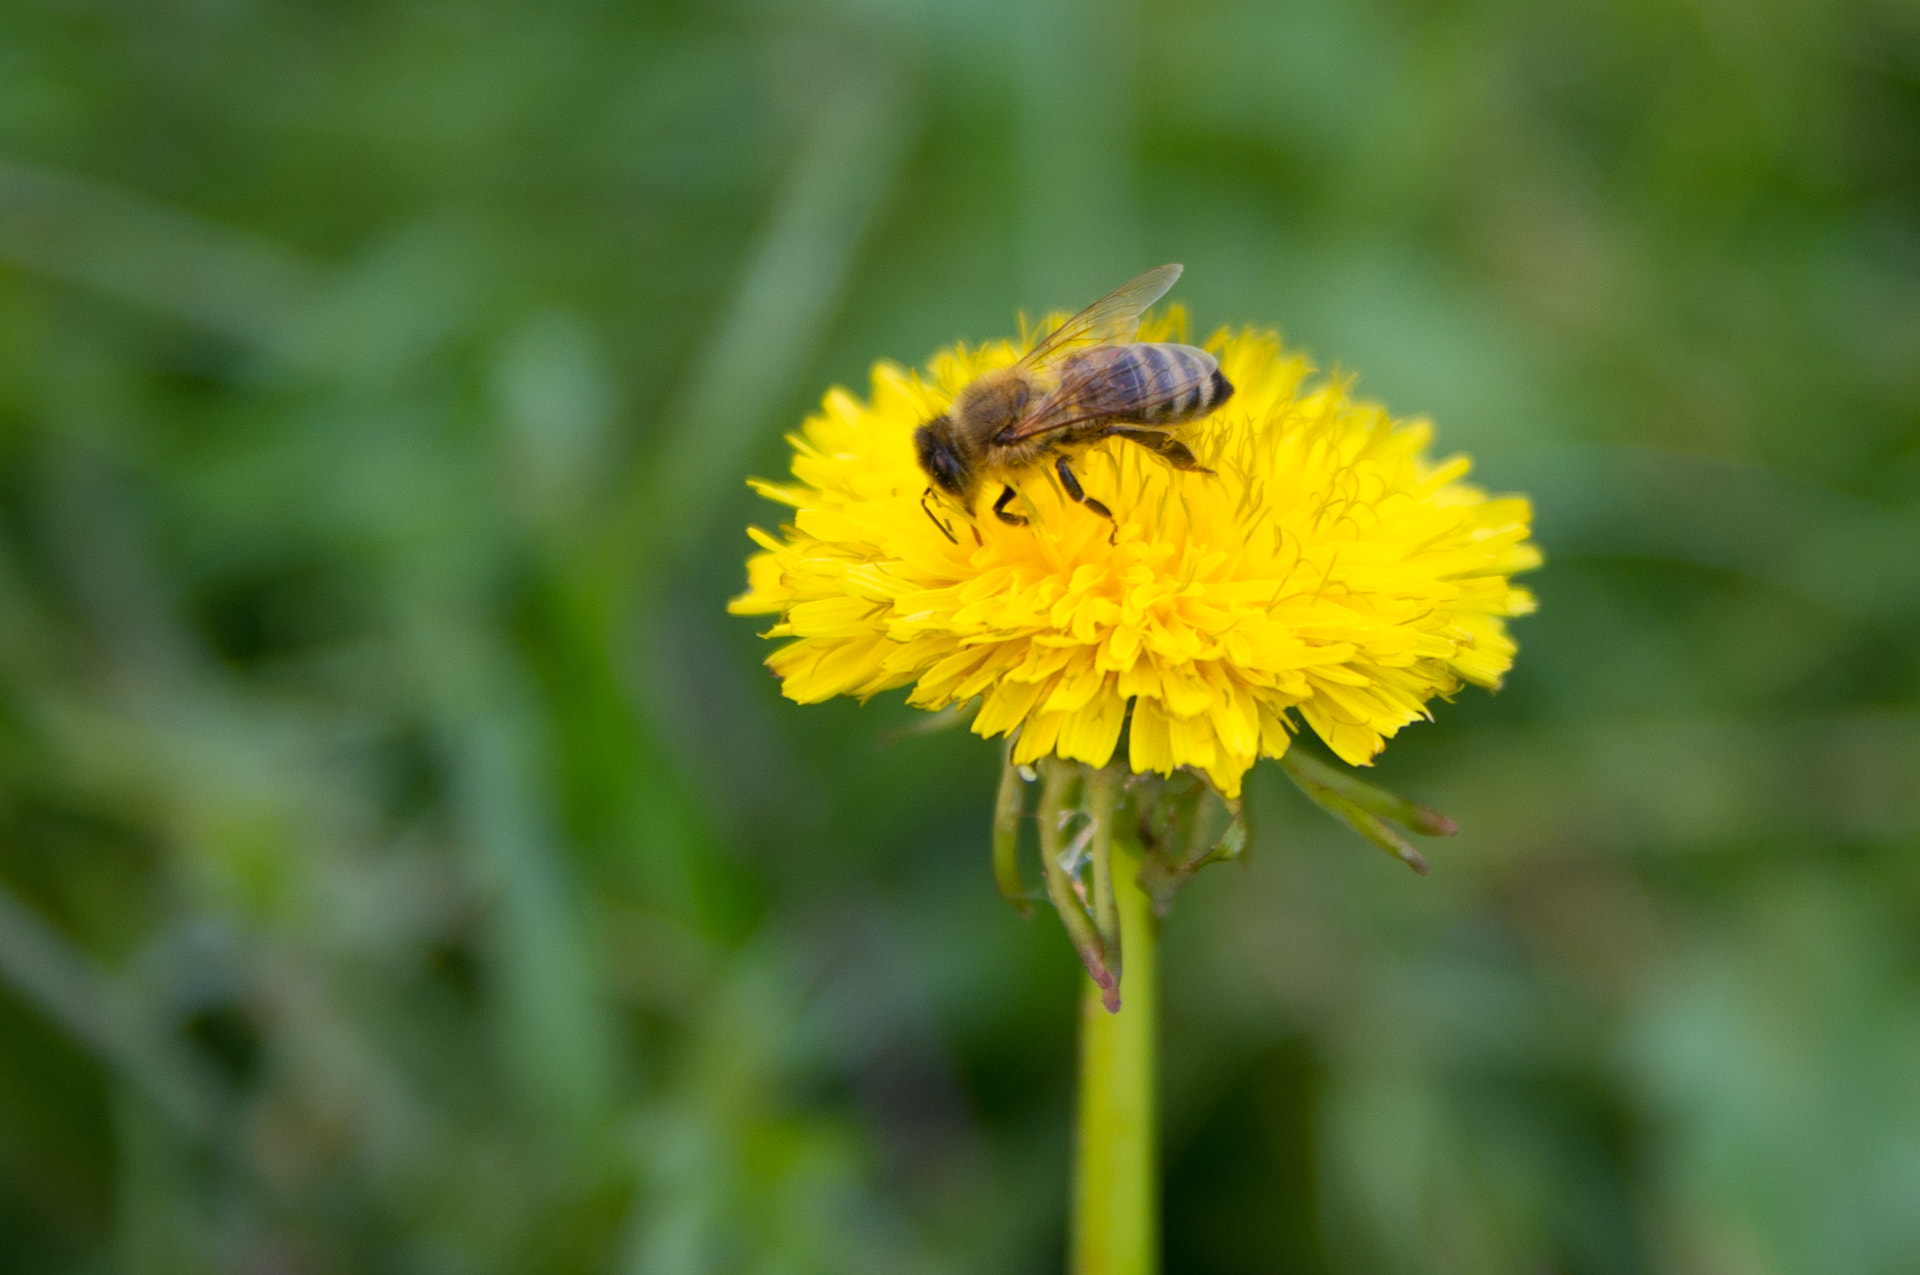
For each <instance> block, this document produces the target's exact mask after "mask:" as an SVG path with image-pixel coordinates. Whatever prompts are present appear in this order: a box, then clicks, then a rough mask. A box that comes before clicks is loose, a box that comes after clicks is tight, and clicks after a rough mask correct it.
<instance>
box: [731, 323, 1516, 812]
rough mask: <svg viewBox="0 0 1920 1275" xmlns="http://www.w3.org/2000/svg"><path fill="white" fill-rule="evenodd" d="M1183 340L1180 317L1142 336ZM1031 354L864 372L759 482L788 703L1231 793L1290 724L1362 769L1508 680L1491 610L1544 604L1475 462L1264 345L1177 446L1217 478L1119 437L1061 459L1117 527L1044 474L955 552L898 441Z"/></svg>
mask: <svg viewBox="0 0 1920 1275" xmlns="http://www.w3.org/2000/svg"><path fill="white" fill-rule="evenodd" d="M1184 327H1185V324H1184V316H1183V315H1182V314H1181V313H1180V311H1178V310H1177V309H1175V310H1174V311H1173V312H1171V313H1170V314H1168V315H1167V316H1164V317H1161V318H1158V319H1153V318H1150V319H1149V320H1148V321H1147V323H1146V324H1145V325H1144V326H1143V328H1142V330H1141V333H1140V339H1141V340H1172V339H1179V338H1180V336H1181V335H1182V334H1183V329H1184ZM1023 348H1024V346H1023V344H1021V343H1016V342H1010V341H1001V342H995V343H991V344H988V345H985V346H981V347H978V348H968V347H966V346H956V347H954V348H952V349H949V350H945V351H942V352H941V353H939V354H938V355H936V356H934V358H933V360H932V362H931V363H930V364H929V366H928V368H927V371H926V373H925V374H924V375H921V374H918V373H915V372H910V371H907V370H905V369H903V368H901V367H899V366H897V365H895V364H892V363H880V364H877V365H876V366H875V367H874V369H873V375H872V394H871V397H870V398H869V399H867V400H865V401H862V400H861V399H859V398H856V397H855V396H854V395H853V394H852V393H850V392H848V391H847V390H844V389H835V390H833V391H831V392H829V393H828V394H827V396H826V398H825V400H824V401H823V403H822V404H821V410H820V412H819V414H818V415H815V416H813V417H811V418H809V419H808V420H807V422H806V423H805V425H804V426H803V427H802V429H801V431H800V432H799V433H798V434H795V435H793V436H791V440H790V441H791V442H792V444H793V448H794V460H793V477H794V481H793V482H791V483H772V482H761V481H756V482H755V483H754V484H753V485H754V487H755V489H756V490H758V491H759V492H760V493H761V494H762V495H764V496H767V497H769V498H770V499H773V500H776V501H779V502H781V503H783V504H787V505H790V506H792V507H793V509H794V511H795V513H794V517H793V522H792V524H791V525H790V526H788V527H785V528H783V529H782V533H781V534H780V535H778V536H775V535H772V534H769V533H767V532H765V531H762V530H760V529H758V528H753V529H750V533H749V534H751V535H752V536H753V538H754V540H755V542H756V543H758V544H759V545H760V547H761V552H759V553H757V554H755V555H754V556H753V557H752V558H751V559H749V560H748V563H747V571H748V578H749V588H748V590H747V592H745V593H744V594H742V595H741V596H739V597H738V598H735V599H734V600H733V602H732V604H731V607H730V609H731V610H733V611H734V612H735V613H738V614H749V615H754V614H765V615H774V616H777V617H778V619H777V620H776V622H775V623H774V625H773V627H772V628H771V629H769V630H768V632H767V636H768V637H773V638H783V639H788V640H787V641H786V643H785V645H783V646H782V647H781V648H780V649H779V650H778V651H776V652H774V654H773V655H772V657H771V658H769V660H768V661H767V663H768V664H769V665H770V666H771V667H772V668H773V670H774V672H775V673H777V674H778V675H779V676H780V678H781V681H782V684H783V688H784V690H785V693H786V694H787V695H788V696H789V697H790V698H792V699H794V700H798V701H799V702H801V703H813V702H817V701H820V700H824V699H828V698H830V697H832V696H835V695H855V696H859V697H861V698H865V697H867V696H869V695H873V694H875V693H876V692H879V691H884V690H888V689H890V688H893V687H898V686H911V687H912V688H913V689H912V691H911V692H910V694H909V696H908V702H909V703H911V704H914V705H916V706H917V707H920V708H926V709H938V708H943V707H946V706H948V705H951V704H964V703H966V702H968V701H971V700H973V699H974V698H975V697H979V698H980V700H981V703H980V708H979V712H978V713H977V714H976V716H975V717H974V719H973V730H974V731H975V732H976V733H978V734H981V735H1003V734H1009V733H1012V732H1014V731H1016V730H1018V731H1019V736H1018V739H1017V741H1016V743H1015V745H1014V760H1015V761H1016V762H1030V761H1035V760H1038V759H1040V758H1042V757H1045V756H1048V755H1058V756H1060V757H1064V758H1069V759H1074V760H1080V761H1085V762H1089V763H1092V764H1093V765H1096V766H1103V765H1105V764H1107V763H1108V761H1109V760H1110V759H1111V758H1112V756H1113V754H1114V752H1115V750H1116V748H1117V747H1118V746H1119V745H1120V742H1121V736H1122V732H1123V729H1124V731H1125V735H1126V750H1127V760H1128V762H1129V764H1130V766H1131V768H1132V769H1133V770H1135V771H1142V772H1143V771H1157V772H1160V773H1162V774H1167V773H1171V772H1172V771H1173V770H1174V769H1176V768H1178V767H1182V766H1186V767H1192V768H1194V769H1195V770H1198V771H1201V772H1204V773H1205V774H1206V775H1207V777H1208V778H1209V779H1211V781H1212V782H1213V784H1214V786H1215V787H1216V788H1217V789H1219V791H1220V792H1221V793H1222V794H1223V795H1225V796H1227V797H1235V796H1237V795H1238V794H1239V791H1240V784H1241V779H1242V777H1243V776H1244V775H1245V774H1246V771H1247V770H1248V768H1249V767H1251V766H1252V765H1253V763H1254V761H1255V759H1256V758H1258V757H1260V756H1268V757H1278V756H1280V755H1281V754H1282V753H1284V752H1285V751H1286V749H1287V745H1288V742H1289V739H1290V736H1291V733H1292V731H1293V730H1294V729H1296V728H1297V723H1298V722H1299V721H1304V722H1305V723H1306V724H1307V725H1308V726H1310V727H1311V728H1312V729H1313V730H1314V731H1315V732H1316V733H1317V734H1318V735H1319V736H1320V737H1321V738H1322V739H1323V740H1325V741H1326V743H1327V745H1328V747H1330V748H1331V749H1332V750H1333V751H1334V752H1335V753H1337V754H1338V755H1339V756H1340V757H1341V758H1342V759H1344V760H1346V761H1348V762H1351V763H1353V764H1356V765H1361V764H1366V763H1368V762H1370V761H1371V760H1372V758H1373V757H1374V755H1375V754H1377V753H1378V752H1379V751H1380V749H1381V748H1382V747H1383V746H1384V745H1385V742H1386V740H1387V739H1388V738H1389V737H1390V736H1392V735H1393V734H1394V733H1395V732H1396V731H1398V730H1399V729H1400V728H1401V727H1402V726H1405V725H1406V724H1407V723H1409V722H1412V721H1414V720H1415V719H1417V718H1421V717H1424V716H1427V709H1426V704H1427V702H1428V701H1429V700H1430V699H1432V698H1433V697H1434V696H1436V695H1442V696H1444V695H1449V694H1451V693H1452V692H1454V691H1455V690H1457V689H1458V688H1459V687H1460V685H1461V683H1463V682H1474V683H1477V684H1480V685H1483V686H1488V687H1494V686H1498V684H1499V681H1500V678H1501V676H1502V675H1503V674H1504V673H1505V672H1506V670H1507V668H1508V667H1509V665H1511V664H1512V662H1513V656H1514V650H1515V647H1514V644H1513V641H1512V640H1511V639H1510V638H1509V637H1508V636H1507V630H1506V623H1505V621H1506V618H1507V617H1510V616H1516V615H1523V614H1525V613H1527V612H1528V611H1531V610H1532V609H1533V599H1532V597H1531V596H1530V595H1529V594H1528V593H1527V592H1526V590H1524V589H1521V588H1518V587H1516V586H1515V585H1513V584H1512V583H1511V579H1510V578H1511V577H1512V576H1513V575H1514V574H1515V573H1516V572H1519V571H1523V570H1526V569H1527V568H1529V567H1533V566H1537V565H1538V564H1539V562H1540V554H1539V552H1538V550H1537V549H1536V548H1535V547H1534V546H1533V545H1532V544H1531V543H1530V542H1529V541H1528V538H1527V536H1528V523H1529V519H1530V510H1529V507H1528V504H1527V502H1526V501H1525V500H1524V499H1521V498H1516V497H1507V498H1490V497H1488V496H1487V495H1485V494H1484V493H1482V492H1481V491H1480V490H1478V489H1477V488H1475V487H1472V486H1469V485H1467V484H1466V483H1464V482H1462V481H1461V480H1462V478H1463V477H1464V476H1465V475H1466V473H1467V469H1468V463H1469V462H1468V461H1467V459H1466V458H1465V457H1454V458H1451V459H1448V460H1443V461H1438V462H1436V461H1432V460H1429V459H1428V457H1427V455H1426V448H1427V443H1428V440H1429V438H1430V436H1431V433H1432V431H1431V427H1430V426H1429V425H1428V424H1427V423H1426V422H1425V421H1421V420H1414V421H1395V420H1392V419H1391V418H1390V417H1389V416H1388V415H1387V413H1386V411H1385V410H1384V409H1382V408H1381V407H1380V406H1378V405H1377V404H1373V403H1369V402H1365V401H1360V400H1356V399H1354V398H1352V397H1351V396H1350V394H1349V392H1348V386H1347V385H1346V384H1344V383H1342V382H1339V381H1319V382H1309V380H1308V377H1309V375H1310V373H1311V369H1310V368H1309V366H1308V364H1307V362H1306V360H1305V359H1304V358H1302V357H1301V356H1300V355H1298V354H1295V353H1291V352H1289V351H1287V350H1286V349H1285V348H1284V347H1283V346H1282V344H1281V341H1280V338H1279V336H1278V334H1276V333H1273V332H1263V331H1255V330H1245V331H1240V332H1227V331H1224V330H1223V331H1221V332H1219V333H1217V334H1216V335H1215V336H1214V337H1213V338H1212V339H1211V340H1209V341H1208V342H1207V343H1206V348H1207V349H1208V350H1210V351H1212V352H1213V353H1214V354H1215V355H1216V356H1217V357H1218V358H1219V360H1220V366H1221V370H1222V371H1223V372H1224V373H1225V374H1226V376H1227V379H1228V380H1229V381H1231V382H1232V383H1233V385H1234V386H1235V387H1236V391H1237V392H1236V393H1235V395H1234V397H1233V398H1232V399H1231V400H1230V401H1229V402H1227V403H1226V405H1225V406H1224V407H1222V408H1221V409H1220V410H1219V411H1217V412H1215V413H1214V414H1213V415H1211V416H1209V417H1207V418H1205V419H1204V420H1201V421H1198V422H1195V423H1194V424H1192V425H1190V426H1186V427H1184V429H1183V433H1182V435H1181V437H1182V438H1183V440H1184V441H1186V443H1187V444H1188V446H1189V447H1190V448H1191V449H1192V451H1193V452H1194V454H1195V455H1196V456H1197V457H1198V458H1199V460H1200V463H1201V464H1202V465H1203V466H1205V467H1206V468H1208V469H1210V470H1212V471H1213V472H1212V473H1211V474H1208V473H1201V472H1197V471H1180V470H1175V469H1173V468H1172V467H1170V466H1168V465H1167V464H1165V463H1163V462H1162V461H1160V460H1159V459H1157V458H1156V457H1154V456H1153V455H1151V454H1149V453H1148V452H1147V451H1146V450H1145V449H1144V448H1141V447H1139V446H1137V445H1134V444H1132V443H1128V442H1124V441H1118V440H1109V441H1107V442H1104V443H1101V444H1099V445H1098V446H1096V447H1094V448H1092V449H1090V450H1089V451H1087V452H1086V453H1084V454H1082V455H1081V456H1079V457H1078V458H1077V459H1076V461H1075V465H1076V468H1077V469H1078V471H1079V473H1080V475H1081V480H1082V483H1083V485H1084V486H1085V488H1086V491H1087V493H1088V494H1089V495H1091V496H1095V497H1097V498H1098V499H1099V500H1100V501H1101V503H1103V504H1105V505H1106V507H1107V508H1108V509H1110V510H1111V511H1112V514H1113V522H1112V523H1109V522H1108V521H1107V520H1106V519H1104V518H1101V517H1100V516H1098V515H1097V514H1095V513H1094V512H1092V511H1090V510H1088V509H1086V508H1084V507H1083V506H1080V505H1077V504H1074V503H1072V502H1070V501H1068V500H1067V499H1066V498H1065V496H1064V495H1063V494H1062V493H1061V492H1060V491H1059V489H1058V488H1057V486H1056V485H1055V484H1054V481H1053V479H1052V478H1051V476H1050V475H1049V474H1048V473H1047V472H1046V471H1044V470H1039V471H1036V472H1034V473H1033V474H1032V475H1030V476H1027V477H1026V478H1025V479H1024V480H1023V481H1019V482H1018V483H1017V484H1016V485H1017V486H1018V487H1019V490H1020V494H1021V496H1022V497H1023V499H1024V501H1025V504H1024V506H1023V507H1024V508H1025V509H1027V510H1028V511H1029V521H1028V524H1027V525H1025V526H1019V527H1016V526H1009V525H1007V524H1005V523H1003V522H1001V521H1000V520H998V519H996V518H994V517H992V516H991V514H988V513H987V512H986V511H985V510H984V508H983V509H978V510H974V511H972V512H973V513H974V514H975V515H977V516H976V517H975V518H974V520H973V522H972V525H971V527H968V526H966V525H961V526H958V527H956V528H955V530H956V532H957V536H956V537H955V538H956V539H957V540H958V543H955V541H954V539H950V538H949V537H948V535H947V534H946V532H944V531H943V530H941V528H940V527H939V526H937V525H936V524H935V523H934V521H933V520H932V519H930V518H929V517H928V516H927V512H926V511H925V510H924V509H923V508H922V507H921V497H922V493H923V492H924V491H925V489H926V486H927V481H926V477H925V475H924V474H923V473H922V472H921V471H920V469H919V466H918V464H917V462H916V460H915V457H914V449H913V431H914V429H915V427H917V426H919V425H921V424H923V423H924V422H926V421H927V420H929V419H931V418H932V417H934V416H936V415H938V414H939V413H940V412H942V411H943V410H945V408H946V407H947V405H948V404H949V403H950V402H951V401H952V399H953V396H954V395H955V394H956V393H957V392H958V391H959V390H960V389H961V388H962V387H964V386H965V385H966V384H967V383H968V382H970V381H971V380H973V379H974V378H975V377H977V376H979V375H980V374H981V373H982V372H986V371H989V370H991V369H994V368H999V367H1005V366H1007V365H1008V364H1010V363H1012V362H1013V361H1014V360H1015V359H1017V358H1018V357H1019V355H1020V353H1021V352H1022V349H1023Z"/></svg>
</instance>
